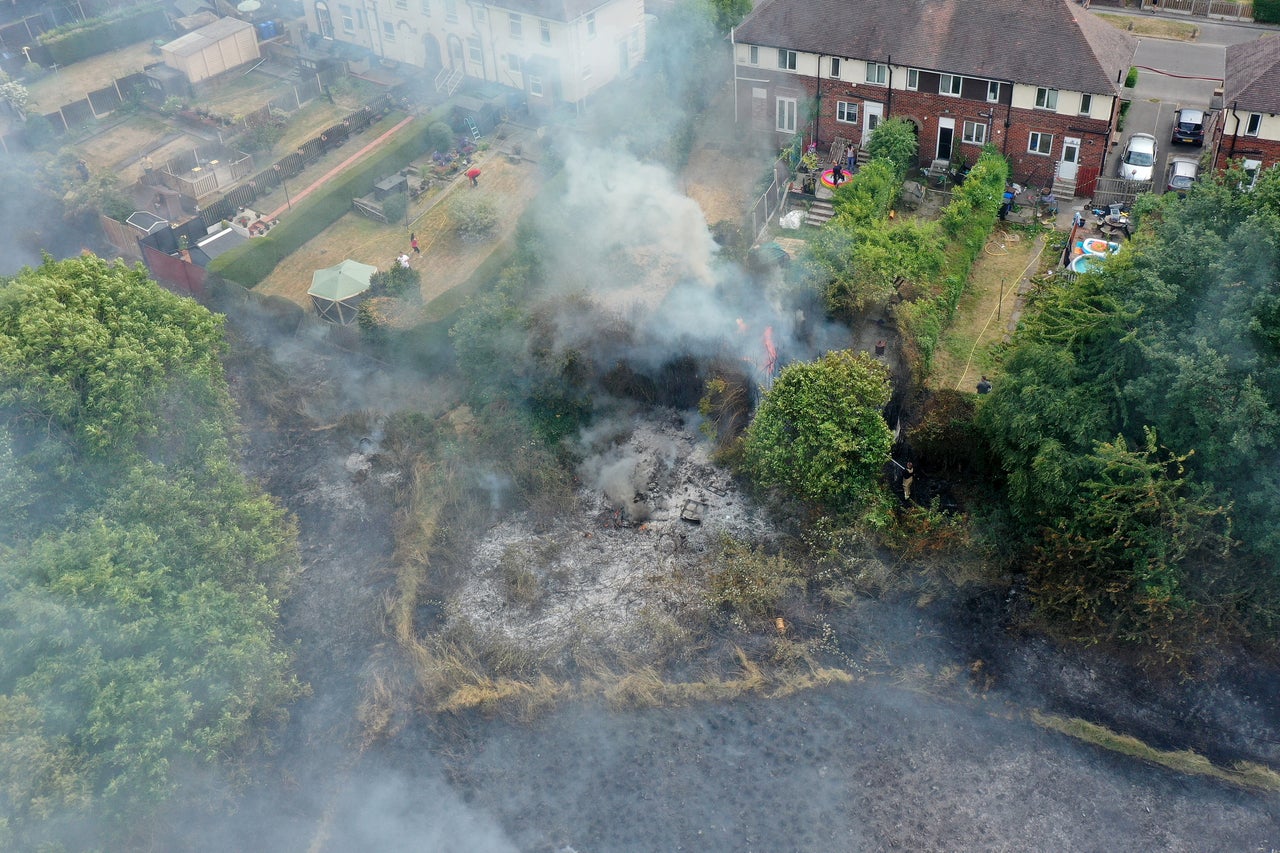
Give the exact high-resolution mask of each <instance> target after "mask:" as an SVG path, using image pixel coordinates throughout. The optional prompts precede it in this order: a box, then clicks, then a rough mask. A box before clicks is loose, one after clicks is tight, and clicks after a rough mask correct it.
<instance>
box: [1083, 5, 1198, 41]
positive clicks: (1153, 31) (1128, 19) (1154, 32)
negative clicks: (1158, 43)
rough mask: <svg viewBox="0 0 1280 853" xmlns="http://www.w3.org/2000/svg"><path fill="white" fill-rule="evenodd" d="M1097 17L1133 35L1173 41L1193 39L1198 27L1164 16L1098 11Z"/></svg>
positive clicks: (1196, 34)
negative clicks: (1141, 15)
mask: <svg viewBox="0 0 1280 853" xmlns="http://www.w3.org/2000/svg"><path fill="white" fill-rule="evenodd" d="M1098 17H1099V18H1101V19H1102V20H1104V21H1106V22H1107V23H1108V24H1110V25H1111V26H1113V27H1115V28H1116V29H1118V30H1126V31H1127V32H1131V33H1133V34H1134V35H1135V36H1149V37H1150V38H1158V39H1172V40H1174V41H1195V39H1196V36H1198V35H1199V34H1200V28H1199V27H1197V26H1196V25H1195V24H1188V23H1185V22H1183V21H1170V20H1166V19H1165V18H1146V17H1138V16H1135V15H1109V14H1107V13H1106V12H1099V13H1098Z"/></svg>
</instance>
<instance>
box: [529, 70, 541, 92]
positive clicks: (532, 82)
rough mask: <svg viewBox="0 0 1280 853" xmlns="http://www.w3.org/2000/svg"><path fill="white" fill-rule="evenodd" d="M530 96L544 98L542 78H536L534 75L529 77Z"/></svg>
mask: <svg viewBox="0 0 1280 853" xmlns="http://www.w3.org/2000/svg"><path fill="white" fill-rule="evenodd" d="M529 94H530V95H536V96H537V97H539V98H541V97H542V78H541V77H535V76H534V75H532V74H530V75H529Z"/></svg>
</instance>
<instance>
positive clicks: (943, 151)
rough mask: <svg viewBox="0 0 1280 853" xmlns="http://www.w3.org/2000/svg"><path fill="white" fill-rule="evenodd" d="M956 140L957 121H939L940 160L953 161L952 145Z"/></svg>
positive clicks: (944, 119)
mask: <svg viewBox="0 0 1280 853" xmlns="http://www.w3.org/2000/svg"><path fill="white" fill-rule="evenodd" d="M955 138H956V120H955V119H953V118H940V119H938V156H937V159H939V160H950V159H951V144H952V142H954V141H955Z"/></svg>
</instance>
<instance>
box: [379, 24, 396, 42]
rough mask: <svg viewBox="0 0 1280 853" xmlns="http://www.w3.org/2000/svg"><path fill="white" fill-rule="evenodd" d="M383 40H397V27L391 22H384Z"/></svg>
mask: <svg viewBox="0 0 1280 853" xmlns="http://www.w3.org/2000/svg"><path fill="white" fill-rule="evenodd" d="M382 39H383V41H395V40H396V25H395V24H393V23H391V22H390V21H383V22H382Z"/></svg>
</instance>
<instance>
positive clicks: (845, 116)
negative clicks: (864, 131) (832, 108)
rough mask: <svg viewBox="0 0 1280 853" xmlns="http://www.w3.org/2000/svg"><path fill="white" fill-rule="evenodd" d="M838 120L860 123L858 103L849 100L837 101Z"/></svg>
mask: <svg viewBox="0 0 1280 853" xmlns="http://www.w3.org/2000/svg"><path fill="white" fill-rule="evenodd" d="M836 121H842V122H845V123H846V124H857V123H858V105H857V104H851V103H849V102H848V101H836Z"/></svg>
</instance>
